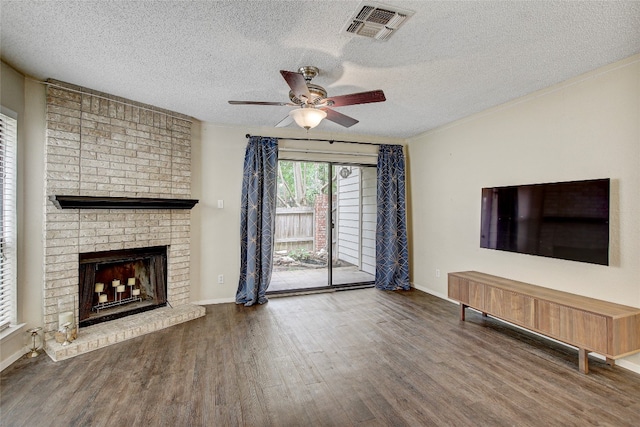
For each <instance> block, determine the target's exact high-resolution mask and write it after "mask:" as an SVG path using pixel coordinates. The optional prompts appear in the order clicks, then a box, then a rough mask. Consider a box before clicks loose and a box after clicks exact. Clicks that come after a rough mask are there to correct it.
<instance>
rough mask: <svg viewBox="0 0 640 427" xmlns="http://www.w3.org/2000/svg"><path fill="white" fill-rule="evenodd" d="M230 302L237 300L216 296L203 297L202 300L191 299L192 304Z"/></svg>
mask: <svg viewBox="0 0 640 427" xmlns="http://www.w3.org/2000/svg"><path fill="white" fill-rule="evenodd" d="M229 302H236V299H235V298H214V299H203V300H200V301H191V304H197V305H213V304H226V303H229Z"/></svg>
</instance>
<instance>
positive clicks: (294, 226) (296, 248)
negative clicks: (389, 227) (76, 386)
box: [268, 160, 376, 293]
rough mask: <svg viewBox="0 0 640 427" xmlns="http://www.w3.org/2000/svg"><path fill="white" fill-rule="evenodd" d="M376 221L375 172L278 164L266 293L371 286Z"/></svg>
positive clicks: (327, 165)
mask: <svg viewBox="0 0 640 427" xmlns="http://www.w3.org/2000/svg"><path fill="white" fill-rule="evenodd" d="M375 222H376V176H375V167H369V166H358V165H346V164H333V163H324V162H300V161H285V160H281V161H280V162H279V170H278V208H277V211H276V226H275V252H274V260H273V261H274V263H273V266H274V267H273V274H272V279H271V284H270V286H269V289H268V293H276V292H291V291H301V290H316V289H331V288H333V287H349V286H358V285H363V284H372V283H373V280H374V275H375ZM329 260H331V262H329Z"/></svg>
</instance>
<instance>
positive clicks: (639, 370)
mask: <svg viewBox="0 0 640 427" xmlns="http://www.w3.org/2000/svg"><path fill="white" fill-rule="evenodd" d="M412 286H413V287H414V288H415V289H417V290H419V291H422V292H425V293H427V294H430V295H433V296H435V297H438V298H441V299H444V300H447V301H449V302H451V303H452V304H458V302H457V301H454V300H452V299H449V297H448V296H447V295H443V294H441V293H440V292H436V291H434V290H433V289H431V288H429V287H426V286H422V285H418V284H415V283H413V284H412ZM500 321H501V322H504V323H508V324H509V325H511V326H514V327H516V328H518V329H522V330H523V331H527V332H529V333H532V334H534V335H537V336H539V337H542V338H546V339H548V340H551V341H553V342H556V343H558V344H562V345H564V346H566V347H568V348H573V349H575V348H576V347H573V346H570V345H568V344H566V343H563V342H562V341H558V340H555V339H553V338H550V337H548V336H546V335H542V334H538V333H536V332H534V331H531V330H529V329H526V328H522V327H520V326H518V325H514V324H512V323H509V322H506V321H504V320H502V319H500ZM589 356H593V357H595V358H597V359H600V360H606V358H605V357H604V356H602V355H600V354H598V353H589ZM616 366H619V367H621V368H623V369H627V370H629V371H632V372H635V373H636V374H640V364H637V363H633V362H630V361H628V360H625V359H624V358H622V359H617V360H616Z"/></svg>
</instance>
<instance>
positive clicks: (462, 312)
mask: <svg viewBox="0 0 640 427" xmlns="http://www.w3.org/2000/svg"><path fill="white" fill-rule="evenodd" d="M465 308H467V306H466V305H464V304H462V303H460V320H461V321H463V322H464V309H465Z"/></svg>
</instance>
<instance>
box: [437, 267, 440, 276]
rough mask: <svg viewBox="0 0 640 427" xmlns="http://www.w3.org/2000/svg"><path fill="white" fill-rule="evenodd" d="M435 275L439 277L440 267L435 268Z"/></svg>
mask: <svg viewBox="0 0 640 427" xmlns="http://www.w3.org/2000/svg"><path fill="white" fill-rule="evenodd" d="M436 277H440V269H439V268H436Z"/></svg>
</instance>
